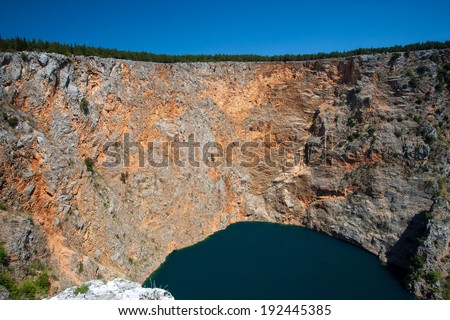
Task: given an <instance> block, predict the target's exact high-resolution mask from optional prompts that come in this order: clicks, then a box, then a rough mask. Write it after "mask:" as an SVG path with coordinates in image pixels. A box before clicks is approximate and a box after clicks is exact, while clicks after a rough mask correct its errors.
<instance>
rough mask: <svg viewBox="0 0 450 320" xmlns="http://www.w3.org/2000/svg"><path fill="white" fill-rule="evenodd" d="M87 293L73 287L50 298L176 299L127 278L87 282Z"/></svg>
mask: <svg viewBox="0 0 450 320" xmlns="http://www.w3.org/2000/svg"><path fill="white" fill-rule="evenodd" d="M85 284H86V285H87V286H88V287H89V290H88V292H86V293H84V294H83V293H78V294H76V293H75V290H76V288H77V287H71V288H68V289H66V290H64V291H63V292H61V293H60V294H58V295H57V296H54V297H53V298H51V299H50V300H174V298H173V296H172V294H170V292H168V291H166V290H163V289H159V288H154V289H150V288H142V286H141V285H140V284H139V283H136V282H132V281H129V280H125V279H114V280H112V281H109V282H108V283H106V284H105V283H104V282H103V281H101V280H92V281H88V282H86V283H85Z"/></svg>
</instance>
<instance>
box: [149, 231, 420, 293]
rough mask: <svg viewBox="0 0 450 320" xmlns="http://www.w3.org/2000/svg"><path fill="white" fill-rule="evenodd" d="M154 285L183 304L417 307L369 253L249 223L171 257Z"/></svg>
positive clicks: (318, 237)
mask: <svg viewBox="0 0 450 320" xmlns="http://www.w3.org/2000/svg"><path fill="white" fill-rule="evenodd" d="M150 280H151V281H152V282H154V283H155V284H156V286H158V287H163V288H164V287H166V289H167V290H169V291H170V292H171V293H172V294H173V296H174V297H175V299H226V300H228V299H238V300H239V299H411V298H412V296H411V295H410V294H409V293H408V292H407V291H406V289H405V288H404V286H403V285H402V283H401V282H400V281H399V280H398V279H396V278H395V277H394V276H393V274H392V273H391V272H390V271H389V270H388V269H387V268H386V267H385V266H383V265H382V264H381V262H380V261H379V260H378V258H377V257H376V256H374V255H372V254H370V253H368V252H366V251H364V250H363V249H360V248H358V247H355V246H353V245H351V244H348V243H345V242H343V241H340V240H338V239H334V238H332V237H328V236H326V235H323V234H320V233H317V232H315V231H312V230H308V229H305V228H302V227H295V226H285V225H278V224H272V223H263V222H241V223H236V224H233V225H231V226H229V227H228V228H227V229H225V230H223V231H219V232H217V233H215V234H213V235H212V236H210V237H209V238H207V239H206V240H204V241H202V242H200V243H198V244H196V245H194V246H191V247H188V248H185V249H182V250H177V251H174V252H173V253H171V254H170V255H169V256H168V257H167V260H166V261H165V262H164V263H163V264H162V265H161V266H160V268H159V269H158V270H156V271H155V272H154V273H153V274H152V275H151V276H150V278H149V279H147V281H146V282H145V283H144V286H149V281H150Z"/></svg>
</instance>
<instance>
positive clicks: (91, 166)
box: [84, 157, 94, 172]
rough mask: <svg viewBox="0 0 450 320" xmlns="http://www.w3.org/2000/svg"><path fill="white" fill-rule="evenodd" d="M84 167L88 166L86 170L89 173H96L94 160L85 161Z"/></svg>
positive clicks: (86, 159)
mask: <svg viewBox="0 0 450 320" xmlns="http://www.w3.org/2000/svg"><path fill="white" fill-rule="evenodd" d="M84 165H85V166H86V170H87V171H89V172H94V160H92V159H91V158H89V157H88V158H85V159H84Z"/></svg>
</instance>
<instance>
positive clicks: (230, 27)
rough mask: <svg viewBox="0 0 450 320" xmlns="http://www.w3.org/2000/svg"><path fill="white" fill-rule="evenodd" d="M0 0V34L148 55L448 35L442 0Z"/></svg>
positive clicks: (373, 43) (447, 4) (448, 14)
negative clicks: (142, 52) (142, 51)
mask: <svg viewBox="0 0 450 320" xmlns="http://www.w3.org/2000/svg"><path fill="white" fill-rule="evenodd" d="M2 2H3V3H2V4H1V9H0V35H1V36H2V37H3V38H9V37H16V36H20V37H27V38H36V39H39V38H40V39H43V40H50V41H59V42H63V43H78V44H86V45H92V46H102V47H108V48H117V49H123V50H135V51H141V50H144V51H150V52H155V53H168V54H185V53H192V54H200V53H205V54H206V53H208V54H214V53H228V54H235V53H255V54H263V55H273V54H284V53H292V54H298V53H315V52H319V51H322V52H330V51H334V50H338V51H343V50H351V49H356V48H359V47H380V46H391V45H395V44H408V43H414V42H423V41H428V40H433V41H445V40H450V1H449V0H440V1H437V0H426V1H416V0H409V1H405V0H400V1H395V0H391V1H386V0H378V1H367V0H366V1H364V0H358V1H353V0H348V1H329V0H322V1H312V0H310V1H303V0H298V1H294V0H287V1H282V0H278V1H276V0H271V1H267V0H259V1H253V0H252V1H244V0H241V1H236V0H232V1H206V0H200V1H194V0H192V1H189V0H186V1H174V0H163V1H151V0H150V1H131V0H129V1H126V0H122V1H116V0H110V1H104V0H100V1H96V0H89V1H87V0H81V1H64V0H62V1H61V0H59V1H50V0H33V1H30V0H20V1H2Z"/></svg>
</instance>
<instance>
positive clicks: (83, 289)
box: [73, 283, 89, 295]
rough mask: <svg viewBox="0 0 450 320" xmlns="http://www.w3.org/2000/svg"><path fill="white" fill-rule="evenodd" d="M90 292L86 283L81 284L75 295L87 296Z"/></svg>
mask: <svg viewBox="0 0 450 320" xmlns="http://www.w3.org/2000/svg"><path fill="white" fill-rule="evenodd" d="M88 291H89V286H88V285H87V284H85V283H83V284H80V285H79V286H78V287H76V288H75V291H74V292H73V293H74V294H77V295H78V294H86V293H87V292H88Z"/></svg>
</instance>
